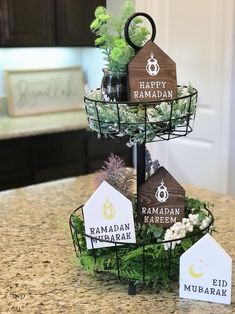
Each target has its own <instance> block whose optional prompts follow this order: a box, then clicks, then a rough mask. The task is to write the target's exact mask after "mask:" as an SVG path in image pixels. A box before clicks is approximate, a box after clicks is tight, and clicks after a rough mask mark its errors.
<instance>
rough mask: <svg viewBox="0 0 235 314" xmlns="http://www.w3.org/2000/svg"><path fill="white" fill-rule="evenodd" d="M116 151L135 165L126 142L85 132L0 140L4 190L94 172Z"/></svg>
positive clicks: (1, 187) (0, 185)
mask: <svg viewBox="0 0 235 314" xmlns="http://www.w3.org/2000/svg"><path fill="white" fill-rule="evenodd" d="M111 152H113V153H114V154H117V155H118V156H120V157H122V158H123V159H124V160H125V162H126V165H127V166H132V150H131V149H129V148H128V147H127V146H126V145H125V144H124V143H123V144H122V143H118V142H114V141H109V140H104V141H102V140H100V139H97V137H96V135H95V134H91V133H90V132H87V131H86V130H85V129H81V130H75V131H66V132H59V133H53V134H43V135H35V136H29V137H22V138H16V139H6V140H1V141H0V190H5V189H9V188H16V187H21V186H26V185H30V184H35V183H40V182H46V181H50V180H56V179H61V178H67V177H71V176H78V175H82V174H88V173H92V172H94V171H96V170H98V169H100V168H101V167H102V165H103V164H104V161H105V159H107V157H108V156H109V155H110V153H111Z"/></svg>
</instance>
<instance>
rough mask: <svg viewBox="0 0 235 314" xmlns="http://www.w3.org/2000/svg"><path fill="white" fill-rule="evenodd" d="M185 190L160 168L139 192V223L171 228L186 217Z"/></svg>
mask: <svg viewBox="0 0 235 314" xmlns="http://www.w3.org/2000/svg"><path fill="white" fill-rule="evenodd" d="M184 208H185V190H184V188H183V187H182V186H181V185H180V184H179V183H178V182H177V181H176V180H175V179H174V178H173V177H172V175H171V174H170V173H169V172H168V171H167V170H166V169H165V168H164V167H160V168H159V169H158V170H157V171H156V172H155V173H154V174H153V175H152V176H151V177H150V178H149V179H148V180H147V181H145V182H144V183H143V184H142V185H141V186H140V187H139V190H138V221H139V222H141V223H145V224H156V225H162V226H163V227H166V228H169V227H170V226H172V225H173V224H174V223H176V222H177V221H181V220H182V218H183V217H184Z"/></svg>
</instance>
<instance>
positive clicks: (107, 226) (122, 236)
mask: <svg viewBox="0 0 235 314" xmlns="http://www.w3.org/2000/svg"><path fill="white" fill-rule="evenodd" d="M83 215H84V223H85V233H86V234H87V235H89V236H91V237H93V238H96V239H99V240H100V241H99V240H94V239H91V238H89V237H86V243H87V248H88V249H92V248H101V247H111V246H115V244H114V243H110V242H105V241H112V242H116V243H118V242H123V243H135V242H136V237H135V226H134V218H133V208H132V202H131V201H130V200H129V199H128V198H126V197H125V196H124V195H122V194H121V193H120V192H118V191H117V190H116V189H115V188H113V187H112V186H111V185H110V184H109V183H107V182H105V181H103V182H102V183H101V185H100V186H99V187H98V189H97V190H96V191H95V192H94V193H93V194H92V196H91V197H90V198H89V200H88V201H87V202H86V204H85V205H84V207H83Z"/></svg>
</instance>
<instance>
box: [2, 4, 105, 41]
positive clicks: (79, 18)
mask: <svg viewBox="0 0 235 314" xmlns="http://www.w3.org/2000/svg"><path fill="white" fill-rule="evenodd" d="M99 5H103V6H105V5H106V1H105V0H89V1H84V0H43V1H42V0H20V1H19V0H0V45H1V46H2V47H43V46H44V47H46V46H93V45H94V35H93V34H92V33H91V31H90V23H91V21H92V20H93V19H94V10H95V8H96V7H97V6H99Z"/></svg>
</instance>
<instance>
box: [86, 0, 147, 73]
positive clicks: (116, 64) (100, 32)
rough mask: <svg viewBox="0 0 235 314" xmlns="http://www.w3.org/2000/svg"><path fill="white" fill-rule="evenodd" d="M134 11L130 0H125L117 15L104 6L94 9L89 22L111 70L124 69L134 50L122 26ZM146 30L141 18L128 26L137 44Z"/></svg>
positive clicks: (143, 37)
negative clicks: (91, 20) (125, 36)
mask: <svg viewBox="0 0 235 314" xmlns="http://www.w3.org/2000/svg"><path fill="white" fill-rule="evenodd" d="M133 13H134V5H133V3H132V1H126V2H125V3H124V5H123V7H122V10H121V13H120V15H119V16H118V17H115V16H113V14H112V13H111V12H109V11H108V10H107V9H106V8H105V7H102V6H99V7H97V9H96V10H95V19H94V21H93V22H92V23H91V25H90V28H91V31H92V32H93V33H94V34H95V35H96V36H97V38H96V40H95V45H96V46H98V47H99V48H101V49H102V51H103V53H104V54H105V58H104V59H105V61H106V62H107V64H106V66H107V67H108V68H109V69H110V70H111V71H113V72H120V71H126V66H127V63H128V62H129V61H130V60H131V59H132V58H133V57H134V55H135V51H134V49H133V48H132V47H130V46H129V45H128V44H127V43H126V41H125V38H124V32H123V30H124V26H125V23H126V21H127V19H128V17H129V16H130V15H132V14H133ZM148 34H149V32H148V30H147V29H146V28H145V27H144V26H142V19H140V18H138V17H136V18H135V19H133V21H132V23H131V25H130V27H129V36H130V38H131V40H132V41H133V42H134V43H135V44H136V45H138V46H140V45H142V44H143V43H144V42H145V41H146V39H147V36H148Z"/></svg>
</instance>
